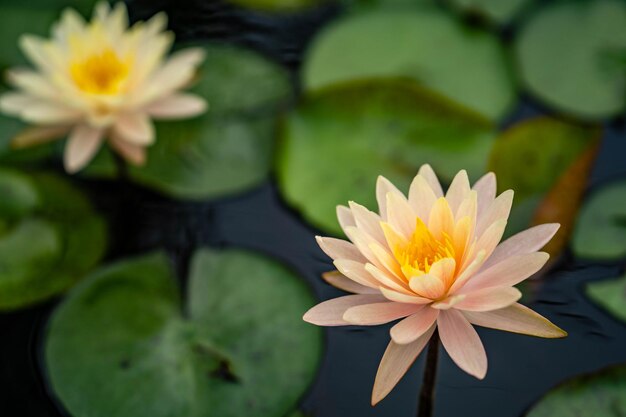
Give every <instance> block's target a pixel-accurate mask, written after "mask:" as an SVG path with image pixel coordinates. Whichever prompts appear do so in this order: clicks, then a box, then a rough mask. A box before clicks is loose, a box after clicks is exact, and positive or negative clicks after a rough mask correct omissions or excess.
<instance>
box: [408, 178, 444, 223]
mask: <svg viewBox="0 0 626 417" xmlns="http://www.w3.org/2000/svg"><path fill="white" fill-rule="evenodd" d="M440 188H441V187H440ZM437 198H438V197H437V196H436V195H435V192H434V191H433V189H432V188H431V186H430V184H428V181H426V179H425V178H424V177H422V176H421V175H416V176H415V178H414V179H413V182H412V183H411V188H410V189H409V204H410V205H411V207H412V208H413V211H414V212H415V214H416V215H417V216H419V218H420V219H422V221H423V222H424V223H428V218H429V216H430V209H431V208H432V207H433V205H434V204H435V201H437Z"/></svg>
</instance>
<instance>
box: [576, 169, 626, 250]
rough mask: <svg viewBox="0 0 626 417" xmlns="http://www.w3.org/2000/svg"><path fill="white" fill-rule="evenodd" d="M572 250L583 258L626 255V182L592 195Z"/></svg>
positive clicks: (578, 225) (577, 227)
mask: <svg viewBox="0 0 626 417" xmlns="http://www.w3.org/2000/svg"><path fill="white" fill-rule="evenodd" d="M572 249H573V250H574V253H575V254H576V255H577V256H579V257H581V258H590V259H598V260H616V259H621V258H623V257H625V256H626V181H620V182H616V183H613V184H610V185H608V186H606V187H604V188H602V189H600V190H598V191H597V192H594V193H593V194H592V195H591V198H590V199H588V201H587V202H586V203H585V205H584V206H583V208H582V210H581V214H580V216H579V218H578V222H577V224H576V229H575V231H574V239H573V245H572Z"/></svg>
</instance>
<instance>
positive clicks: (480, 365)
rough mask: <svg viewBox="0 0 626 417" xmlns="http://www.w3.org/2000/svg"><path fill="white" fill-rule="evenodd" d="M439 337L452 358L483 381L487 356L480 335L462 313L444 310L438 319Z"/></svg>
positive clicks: (460, 366) (463, 368)
mask: <svg viewBox="0 0 626 417" xmlns="http://www.w3.org/2000/svg"><path fill="white" fill-rule="evenodd" d="M437 327H438V328H439V337H441V343H442V344H443V347H444V348H445V349H446V351H447V352H448V355H450V358H452V360H453V361H454V363H456V364H457V365H458V366H459V368H461V369H462V370H464V371H465V372H467V373H468V374H470V375H472V376H474V377H476V378H478V379H483V378H484V377H485V375H486V374H487V354H486V353H485V348H484V347H483V344H482V342H481V341H480V337H478V333H476V330H474V328H473V327H472V325H471V324H470V323H469V322H468V321H467V319H466V318H465V317H464V316H463V314H462V313H461V312H460V311H457V310H455V309H450V310H442V311H441V312H440V314H439V316H438V317H437Z"/></svg>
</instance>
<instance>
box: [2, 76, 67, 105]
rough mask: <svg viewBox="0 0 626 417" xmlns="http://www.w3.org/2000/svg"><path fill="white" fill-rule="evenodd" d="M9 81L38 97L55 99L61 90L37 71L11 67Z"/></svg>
mask: <svg viewBox="0 0 626 417" xmlns="http://www.w3.org/2000/svg"><path fill="white" fill-rule="evenodd" d="M7 81H8V82H9V83H11V85H13V86H15V87H17V88H20V89H22V90H23V91H25V92H27V93H28V94H31V95H33V96H36V97H42V98H44V99H52V100H54V99H55V98H57V97H58V96H59V92H58V91H57V90H56V89H55V88H54V86H53V85H52V84H51V83H50V81H49V80H48V79H47V78H45V77H43V76H42V75H41V74H39V73H38V72H35V71H31V70H25V69H11V70H9V71H7Z"/></svg>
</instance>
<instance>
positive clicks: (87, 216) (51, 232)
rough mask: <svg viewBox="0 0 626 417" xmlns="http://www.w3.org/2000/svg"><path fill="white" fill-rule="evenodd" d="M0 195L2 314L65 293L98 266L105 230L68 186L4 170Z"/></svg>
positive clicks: (0, 176) (55, 179)
mask: <svg viewBox="0 0 626 417" xmlns="http://www.w3.org/2000/svg"><path fill="white" fill-rule="evenodd" d="M0 193H2V201H1V202H0V220H1V223H2V225H3V226H2V227H1V228H0V229H1V230H0V271H2V273H0V309H14V308H19V307H22V306H25V305H29V304H32V303H35V302H38V301H41V300H43V299H46V298H49V297H51V296H53V295H55V294H58V293H60V292H62V291H65V290H66V289H68V288H69V287H71V286H72V285H73V284H74V283H76V281H78V280H79V279H80V278H82V277H83V276H84V275H85V274H86V273H87V272H89V271H90V270H91V269H92V268H93V267H94V265H96V264H97V263H98V261H99V260H100V258H101V257H102V255H103V252H104V249H105V247H106V233H105V228H104V224H103V222H102V220H101V219H100V218H99V217H97V216H96V215H95V214H94V213H93V210H92V208H91V206H90V204H89V202H88V201H87V200H86V199H85V197H83V196H82V195H81V194H80V193H79V192H78V191H77V190H75V189H74V188H73V187H71V186H70V185H68V184H67V183H66V182H65V181H63V180H62V179H60V178H58V177H56V176H54V175H50V174H34V175H25V174H22V173H19V172H17V171H13V170H8V169H4V168H3V169H0Z"/></svg>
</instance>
